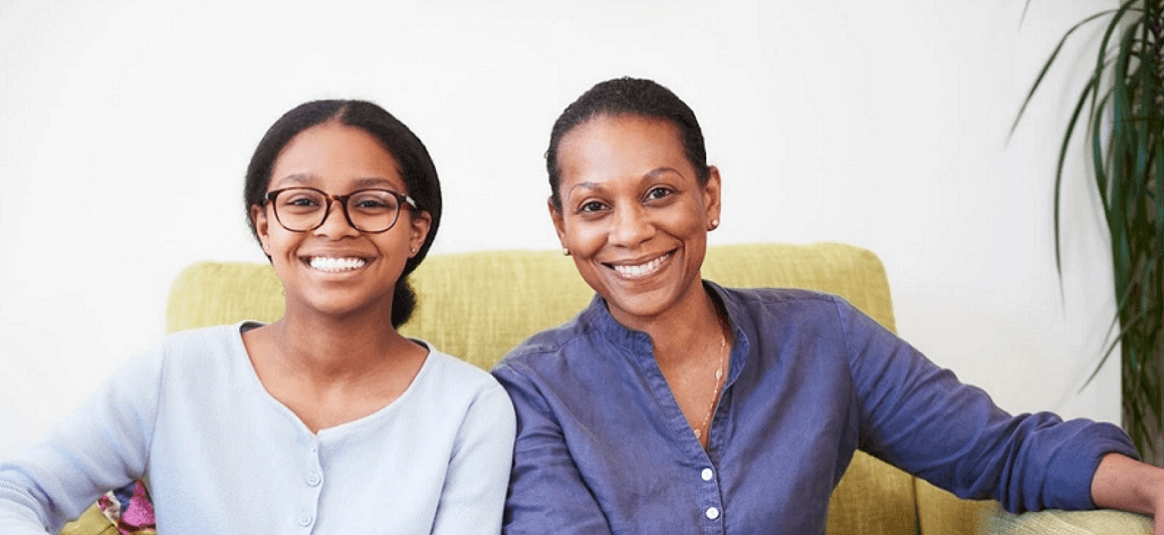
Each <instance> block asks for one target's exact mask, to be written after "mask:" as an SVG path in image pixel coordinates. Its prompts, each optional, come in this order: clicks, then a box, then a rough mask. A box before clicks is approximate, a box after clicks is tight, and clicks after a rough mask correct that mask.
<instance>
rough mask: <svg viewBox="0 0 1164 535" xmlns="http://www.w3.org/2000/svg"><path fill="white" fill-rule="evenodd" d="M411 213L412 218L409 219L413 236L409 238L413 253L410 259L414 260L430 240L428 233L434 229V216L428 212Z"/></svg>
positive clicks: (409, 245) (410, 248)
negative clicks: (425, 242)
mask: <svg viewBox="0 0 1164 535" xmlns="http://www.w3.org/2000/svg"><path fill="white" fill-rule="evenodd" d="M410 212H412V217H410V218H409V226H410V227H411V228H410V231H411V235H410V236H409V238H408V247H409V250H410V251H411V253H410V254H409V258H412V257H414V256H416V253H417V252H419V251H420V248H421V247H422V246H424V241H425V240H427V239H428V231H429V229H430V228H432V214H431V213H429V212H428V211H412V210H410Z"/></svg>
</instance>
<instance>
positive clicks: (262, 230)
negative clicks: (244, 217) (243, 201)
mask: <svg viewBox="0 0 1164 535" xmlns="http://www.w3.org/2000/svg"><path fill="white" fill-rule="evenodd" d="M250 215H251V222H252V223H254V225H255V234H258V236H259V243H260V244H262V246H263V253H264V254H266V255H267V256H271V253H269V252H268V250H269V249H270V248H271V233H270V230H271V226H270V222H269V221H268V220H267V209H266V207H264V206H259V205H257V204H252V205H251V214H250Z"/></svg>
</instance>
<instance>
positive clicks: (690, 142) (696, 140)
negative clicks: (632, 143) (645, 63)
mask: <svg viewBox="0 0 1164 535" xmlns="http://www.w3.org/2000/svg"><path fill="white" fill-rule="evenodd" d="M599 115H610V116H618V115H640V116H643V117H650V118H655V119H662V120H665V121H668V122H670V123H671V124H673V125H675V127H676V128H678V129H679V133H680V135H681V136H682V138H683V149H684V151H685V152H686V154H687V160H688V161H690V162H691V166H692V167H694V168H695V171H696V178H697V179H698V180H699V183H700V184H701V185H703V184H707V180H708V177H709V176H710V173H711V170H710V168H709V167H708V166H707V150H706V149H705V148H704V146H703V131H702V130H701V129H700V128H699V121H698V120H696V119H695V112H693V111H691V108H690V107H688V106H687V104H686V103H685V102H683V100H681V99H680V98H679V97H678V96H676V95H675V93H672V92H671V90H670V89H667V88H666V87H663V86H662V85H659V83H657V82H654V81H652V80H644V79H639V78H630V77H623V78H615V79H613V80H607V81H605V82H599V83H598V84H596V85H595V86H594V87H591V88H590V89H589V90H588V91H586V92H585V93H583V94H582V96H580V97H578V100H575V101H574V102H573V103H572V104H570V105H569V106H566V109H565V111H563V112H562V115H560V116H558V120H557V121H554V128H553V129H552V130H551V131H550V148H549V149H548V150H546V171H547V172H548V173H549V175H550V191H551V192H552V193H551V196H550V199H551V201H552V202H553V203H554V207H555V208H557V209H558V210H561V209H562V198H561V195H559V193H558V185H559V184H561V182H562V180H561V179H562V176H561V173H562V170H561V167H560V166H559V165H558V145H559V144H560V143H561V142H562V137H563V136H565V135H566V134H567V133H568V132H569V131H571V130H573V129H574V128H575V127H577V126H579V125H581V124H583V123H585V122H586V121H589V120H590V119H591V118H593V117H596V116H599Z"/></svg>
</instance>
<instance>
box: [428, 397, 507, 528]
mask: <svg viewBox="0 0 1164 535" xmlns="http://www.w3.org/2000/svg"><path fill="white" fill-rule="evenodd" d="M513 437H514V416H513V405H512V404H511V403H510V401H509V396H508V395H506V393H505V390H504V389H502V388H501V386H499V385H497V384H496V383H494V384H493V386H492V388H489V389H487V390H484V391H482V392H481V393H480V394H479V395H478V396H477V397H476V399H475V400H474V401H473V403H472V405H471V406H470V407H469V410H468V411H467V413H466V414H465V418H464V421H463V422H462V423H461V428H460V431H459V432H458V433H457V437H456V442H455V444H454V447H453V454H452V458H451V459H450V460H449V466H448V471H447V472H446V475H445V484H444V488H443V489H442V491H441V497H440V502H439V503H438V505H437V511H436V516H435V517H434V519H433V527H432V533H433V535H456V534H461V533H500V531H501V511H502V507H503V506H504V505H505V491H506V486H507V484H508V482H509V469H510V466H511V464H512V462H511V460H512V458H513Z"/></svg>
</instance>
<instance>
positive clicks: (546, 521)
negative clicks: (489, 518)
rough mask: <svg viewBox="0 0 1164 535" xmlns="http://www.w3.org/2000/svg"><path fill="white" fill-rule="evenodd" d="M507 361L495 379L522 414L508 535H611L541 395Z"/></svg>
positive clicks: (507, 515)
mask: <svg viewBox="0 0 1164 535" xmlns="http://www.w3.org/2000/svg"><path fill="white" fill-rule="evenodd" d="M519 366H520V363H519V362H517V361H503V362H502V363H501V364H500V365H499V366H498V367H497V368H494V369H493V375H494V376H495V377H497V380H498V381H499V382H500V383H501V384H502V385H503V386H504V387H505V389H506V390H507V391H508V392H509V396H510V398H512V399H513V405H514V410H515V412H516V413H517V441H516V443H515V444H514V454H513V473H512V475H511V476H510V483H509V497H508V499H507V500H506V503H505V521H504V525H503V531H504V532H505V533H506V534H507V535H527V534H528V535H541V534H545V533H554V534H556V535H570V534H587V535H602V534H610V533H611V529H610V526H609V524H608V523H607V520H606V516H605V515H604V514H603V512H602V509H601V508H600V507H599V506H598V502H597V501H596V500H595V499H594V496H593V494H591V492H590V489H589V488H588V487H587V486H586V483H585V482H584V481H583V479H582V475H581V474H580V473H579V471H578V467H577V465H575V464H574V459H573V457H572V456H571V454H570V450H569V448H568V447H567V445H566V440H565V437H564V435H563V432H562V428H561V426H560V425H559V424H558V422H557V420H556V418H555V417H554V414H553V411H552V410H551V409H550V406H549V404H548V403H547V402H546V400H545V398H544V397H543V396H542V394H541V392H540V389H539V388H538V387H537V386H536V385H535V384H534V383H533V382H532V381H531V380H529V379H527V378H526V377H524V376H523V375H522V374H520V373H519V372H518V370H517V367H519Z"/></svg>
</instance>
